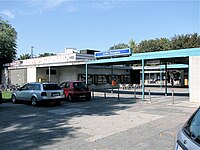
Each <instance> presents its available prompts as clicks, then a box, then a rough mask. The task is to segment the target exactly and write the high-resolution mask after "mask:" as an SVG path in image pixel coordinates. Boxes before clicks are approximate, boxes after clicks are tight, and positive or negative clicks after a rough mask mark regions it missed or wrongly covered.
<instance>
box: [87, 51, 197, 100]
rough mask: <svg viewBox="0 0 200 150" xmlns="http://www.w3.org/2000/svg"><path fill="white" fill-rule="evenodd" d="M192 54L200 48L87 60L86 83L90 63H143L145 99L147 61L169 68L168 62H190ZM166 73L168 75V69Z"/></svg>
mask: <svg viewBox="0 0 200 150" xmlns="http://www.w3.org/2000/svg"><path fill="white" fill-rule="evenodd" d="M190 56H200V48H188V49H179V50H167V51H159V52H147V53H138V54H132V55H131V56H129V57H119V58H109V59H96V60H91V61H87V62H86V83H87V74H88V65H121V64H138V63H141V64H142V99H143V100H144V91H145V90H144V88H145V87H144V70H145V69H144V66H145V61H149V60H159V61H160V64H164V66H165V70H167V62H170V63H182V64H189V57H190ZM165 72H166V75H165V76H167V71H165ZM165 85H166V86H165V95H166V96H167V79H165Z"/></svg>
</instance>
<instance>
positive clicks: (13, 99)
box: [12, 95, 17, 104]
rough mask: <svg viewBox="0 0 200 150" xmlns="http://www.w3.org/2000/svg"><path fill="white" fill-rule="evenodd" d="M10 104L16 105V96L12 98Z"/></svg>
mask: <svg viewBox="0 0 200 150" xmlns="http://www.w3.org/2000/svg"><path fill="white" fill-rule="evenodd" d="M12 103H13V104H16V103H17V99H16V96H14V95H13V96H12Z"/></svg>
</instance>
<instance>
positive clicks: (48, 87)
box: [43, 84, 61, 90]
mask: <svg viewBox="0 0 200 150" xmlns="http://www.w3.org/2000/svg"><path fill="white" fill-rule="evenodd" d="M43 89H44V90H60V89H61V88H60V87H59V86H58V85H57V84H43Z"/></svg>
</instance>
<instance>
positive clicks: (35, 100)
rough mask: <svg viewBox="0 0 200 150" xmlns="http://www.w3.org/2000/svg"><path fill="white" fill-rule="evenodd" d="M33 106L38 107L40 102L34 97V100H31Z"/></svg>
mask: <svg viewBox="0 0 200 150" xmlns="http://www.w3.org/2000/svg"><path fill="white" fill-rule="evenodd" d="M31 104H32V105H33V107H36V106H38V101H37V98H36V97H32V99H31Z"/></svg>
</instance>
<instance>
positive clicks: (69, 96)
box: [68, 94, 73, 102]
mask: <svg viewBox="0 0 200 150" xmlns="http://www.w3.org/2000/svg"><path fill="white" fill-rule="evenodd" d="M68 101H69V102H72V101H73V97H72V95H71V94H69V95H68Z"/></svg>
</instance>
